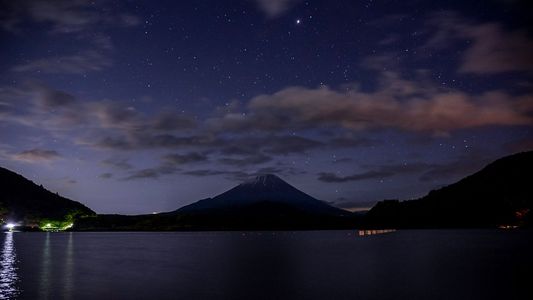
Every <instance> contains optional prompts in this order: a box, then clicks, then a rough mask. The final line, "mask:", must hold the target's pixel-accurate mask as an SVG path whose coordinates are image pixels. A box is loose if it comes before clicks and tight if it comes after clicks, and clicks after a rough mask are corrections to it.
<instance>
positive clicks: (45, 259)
mask: <svg viewBox="0 0 533 300" xmlns="http://www.w3.org/2000/svg"><path fill="white" fill-rule="evenodd" d="M41 263H42V264H41V272H40V280H39V298H40V299H48V295H49V292H50V291H49V287H50V282H49V280H48V279H49V278H50V265H51V257H50V232H47V233H46V238H45V239H44V245H43V247H42V259H41Z"/></svg>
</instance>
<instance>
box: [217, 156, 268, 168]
mask: <svg viewBox="0 0 533 300" xmlns="http://www.w3.org/2000/svg"><path fill="white" fill-rule="evenodd" d="M271 160H272V157H270V156H267V155H264V154H261V153H258V154H254V155H250V156H246V157H244V158H222V159H220V160H219V162H220V163H222V164H227V165H232V166H238V167H243V166H248V165H259V164H264V163H267V162H269V161H271Z"/></svg>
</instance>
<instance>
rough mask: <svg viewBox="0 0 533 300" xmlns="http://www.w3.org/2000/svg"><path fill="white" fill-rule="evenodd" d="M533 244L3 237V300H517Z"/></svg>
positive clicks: (420, 236)
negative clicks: (18, 299) (515, 299)
mask: <svg viewBox="0 0 533 300" xmlns="http://www.w3.org/2000/svg"><path fill="white" fill-rule="evenodd" d="M532 233H533V232H531V231H505V230H399V231H394V232H388V233H384V234H375V235H372V234H371V235H363V236H361V235H359V233H358V231H302V232H169V233H144V232H132V233H125V232H109V233H99V232H98V233H82V232H72V233H69V232H64V233H30V232H15V233H1V235H0V246H1V250H2V252H1V257H0V261H1V268H2V269H1V283H0V299H11V298H20V299H514V298H519V295H520V293H525V292H526V290H527V291H529V292H530V291H531V289H530V286H531V283H532V282H533V281H532V278H533V243H531V242H532V237H533V235H532Z"/></svg>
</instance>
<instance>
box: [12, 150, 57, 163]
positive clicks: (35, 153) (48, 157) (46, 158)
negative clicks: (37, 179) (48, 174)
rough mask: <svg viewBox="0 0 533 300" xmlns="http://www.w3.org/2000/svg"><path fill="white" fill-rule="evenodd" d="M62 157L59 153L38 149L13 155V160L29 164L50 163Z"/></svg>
mask: <svg viewBox="0 0 533 300" xmlns="http://www.w3.org/2000/svg"><path fill="white" fill-rule="evenodd" d="M60 157H61V155H59V153H58V152H56V151H54V150H46V149H38V148H35V149H31V150H26V151H22V152H19V153H17V154H14V155H12V158H13V159H14V160H18V161H23V162H28V163H42V162H50V161H53V160H55V159H58V158H60Z"/></svg>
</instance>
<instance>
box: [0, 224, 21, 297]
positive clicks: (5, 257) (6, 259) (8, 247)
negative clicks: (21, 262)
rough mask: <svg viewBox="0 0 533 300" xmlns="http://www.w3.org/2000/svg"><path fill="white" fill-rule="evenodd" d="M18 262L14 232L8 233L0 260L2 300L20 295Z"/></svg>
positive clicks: (0, 294)
mask: <svg viewBox="0 0 533 300" xmlns="http://www.w3.org/2000/svg"><path fill="white" fill-rule="evenodd" d="M16 261H17V256H16V253H15V246H14V245H13V232H6V233H5V239H4V247H3V249H2V258H1V260H0V267H1V270H0V299H14V298H16V297H17V295H18V294H19V291H18V289H17V281H18V275H17V267H16V265H15V263H16Z"/></svg>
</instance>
